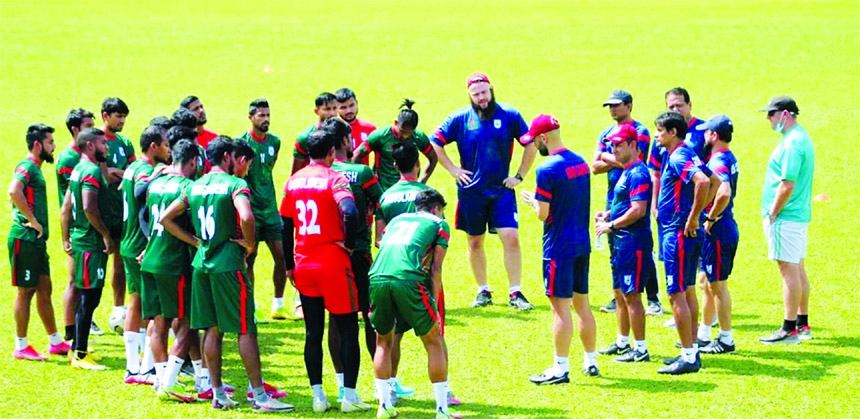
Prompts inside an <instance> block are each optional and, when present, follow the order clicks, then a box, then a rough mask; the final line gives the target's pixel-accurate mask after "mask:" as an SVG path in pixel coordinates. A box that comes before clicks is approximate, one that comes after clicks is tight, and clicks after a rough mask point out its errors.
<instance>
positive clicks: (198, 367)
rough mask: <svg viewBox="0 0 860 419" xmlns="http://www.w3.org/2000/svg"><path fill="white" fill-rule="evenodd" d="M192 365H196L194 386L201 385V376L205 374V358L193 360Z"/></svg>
mask: <svg viewBox="0 0 860 419" xmlns="http://www.w3.org/2000/svg"><path fill="white" fill-rule="evenodd" d="M191 366H192V367H194V387H200V377H201V376H202V375H203V360H202V359H198V360H196V361H195V360H193V359H192V360H191Z"/></svg>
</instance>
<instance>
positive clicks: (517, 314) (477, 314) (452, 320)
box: [445, 304, 535, 325]
mask: <svg viewBox="0 0 860 419" xmlns="http://www.w3.org/2000/svg"><path fill="white" fill-rule="evenodd" d="M534 311H535V310H529V311H520V310H515V309H513V308H510V307H507V306H503V305H501V304H496V305H495V306H492V307H479V308H472V307H460V308H455V309H451V310H447V309H446V310H445V324H446V325H461V324H462V323H460V322H458V320H457V319H458V318H469V317H471V318H486V319H499V320H501V319H504V320H517V321H521V322H530V321H532V320H534V317H535V313H534Z"/></svg>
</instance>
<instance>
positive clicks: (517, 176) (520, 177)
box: [514, 172, 523, 182]
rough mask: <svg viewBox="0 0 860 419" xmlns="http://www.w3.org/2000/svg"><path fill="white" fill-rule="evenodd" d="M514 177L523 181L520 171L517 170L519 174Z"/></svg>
mask: <svg viewBox="0 0 860 419" xmlns="http://www.w3.org/2000/svg"><path fill="white" fill-rule="evenodd" d="M514 178H515V179H516V180H518V181H520V182H522V181H523V175H521V174H520V173H519V172H517V174H515V175H514Z"/></svg>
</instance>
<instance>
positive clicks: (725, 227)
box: [702, 218, 739, 282]
mask: <svg viewBox="0 0 860 419" xmlns="http://www.w3.org/2000/svg"><path fill="white" fill-rule="evenodd" d="M738 239H739V233H738V225H737V223H735V220H733V219H731V218H723V219H720V220H719V221H717V223H716V224H714V225H713V226H712V227H711V234H705V240H704V242H703V243H702V271H703V272H705V276H707V277H708V282H715V281H725V280H727V279H729V275H731V273H732V267H733V266H734V262H735V253H736V252H737V250H738Z"/></svg>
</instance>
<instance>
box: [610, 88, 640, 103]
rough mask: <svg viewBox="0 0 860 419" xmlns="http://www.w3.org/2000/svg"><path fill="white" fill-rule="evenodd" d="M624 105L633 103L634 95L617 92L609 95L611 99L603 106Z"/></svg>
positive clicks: (623, 91)
mask: <svg viewBox="0 0 860 419" xmlns="http://www.w3.org/2000/svg"><path fill="white" fill-rule="evenodd" d="M622 103H633V95H631V94H630V93H629V92H628V91H626V90H620V89H619V90H615V91H613V92H612V93H610V94H609V99H606V102H603V106H609V105H620V104H622Z"/></svg>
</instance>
